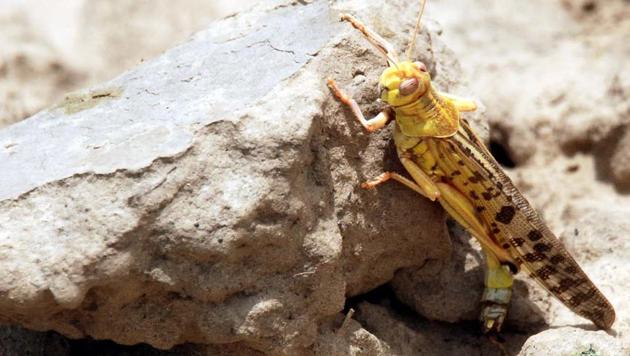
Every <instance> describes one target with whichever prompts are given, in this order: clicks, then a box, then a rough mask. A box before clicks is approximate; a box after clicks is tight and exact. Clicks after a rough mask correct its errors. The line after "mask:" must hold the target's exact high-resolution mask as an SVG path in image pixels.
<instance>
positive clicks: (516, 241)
mask: <svg viewBox="0 0 630 356" xmlns="http://www.w3.org/2000/svg"><path fill="white" fill-rule="evenodd" d="M524 243H525V240H523V239H522V238H520V237H517V238H513V239H512V245H514V246H516V247H521V246H523V244H524Z"/></svg>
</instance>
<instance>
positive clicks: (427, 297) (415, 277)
mask: <svg viewBox="0 0 630 356" xmlns="http://www.w3.org/2000/svg"><path fill="white" fill-rule="evenodd" d="M450 232H451V233H452V243H453V249H452V253H451V256H450V259H448V260H446V262H444V261H428V262H427V263H426V264H425V265H423V266H419V267H417V268H405V269H403V270H401V271H400V272H398V273H396V276H395V278H394V279H393V280H392V287H393V289H394V291H395V293H396V295H397V297H398V298H400V300H401V301H402V302H403V303H405V304H407V305H409V306H411V307H412V308H413V309H414V310H416V311H417V312H418V313H420V314H421V315H422V316H424V317H426V318H428V319H430V320H439V321H446V322H449V323H456V322H461V321H463V320H476V319H477V318H478V317H479V312H480V308H479V301H480V300H481V293H482V292H483V288H484V287H483V278H484V268H485V262H484V257H483V254H482V253H481V247H480V246H479V244H478V243H477V242H476V241H475V240H474V239H473V238H471V237H470V235H468V234H467V233H466V232H464V231H463V229H462V228H461V227H459V226H458V225H455V224H454V223H453V224H452V226H451V229H450Z"/></svg>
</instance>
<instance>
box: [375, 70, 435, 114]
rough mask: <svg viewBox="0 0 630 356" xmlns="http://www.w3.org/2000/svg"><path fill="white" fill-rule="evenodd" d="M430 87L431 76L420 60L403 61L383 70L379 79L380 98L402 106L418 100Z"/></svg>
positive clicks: (392, 104) (390, 103)
mask: <svg viewBox="0 0 630 356" xmlns="http://www.w3.org/2000/svg"><path fill="white" fill-rule="evenodd" d="M430 87H431V76H430V75H429V73H428V72H427V67H426V66H425V65H424V63H422V62H410V61H404V62H400V63H396V64H394V65H392V66H390V67H388V68H387V69H385V70H384V71H383V74H381V78H380V81H379V88H380V91H381V100H383V101H384V102H386V103H387V104H389V105H391V106H394V107H396V106H402V105H406V104H409V103H411V102H413V101H416V100H418V98H420V97H421V96H422V95H424V93H426V92H427V90H428V89H429V88H430Z"/></svg>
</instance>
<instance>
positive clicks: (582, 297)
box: [569, 288, 606, 308]
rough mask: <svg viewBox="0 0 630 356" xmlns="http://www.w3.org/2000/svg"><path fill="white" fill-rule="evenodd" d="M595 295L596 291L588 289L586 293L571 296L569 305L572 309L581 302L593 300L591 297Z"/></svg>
mask: <svg viewBox="0 0 630 356" xmlns="http://www.w3.org/2000/svg"><path fill="white" fill-rule="evenodd" d="M595 293H596V291H595V289H594V288H590V289H589V290H588V292H586V293H577V294H576V295H574V296H572V297H571V299H569V304H571V305H572V306H574V307H577V306H578V305H580V304H582V303H583V302H586V301H588V300H589V299H591V298H593V296H595ZM605 307H606V306H605V305H604V306H603V307H602V308H605Z"/></svg>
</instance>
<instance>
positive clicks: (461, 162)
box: [457, 159, 465, 166]
mask: <svg viewBox="0 0 630 356" xmlns="http://www.w3.org/2000/svg"><path fill="white" fill-rule="evenodd" d="M457 164H459V165H460V166H463V165H464V164H465V163H464V161H462V160H461V159H460V160H459V161H457Z"/></svg>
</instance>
